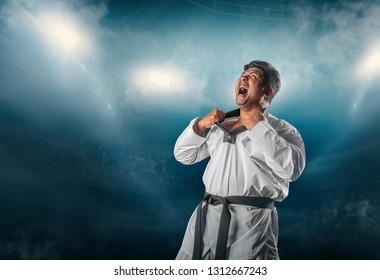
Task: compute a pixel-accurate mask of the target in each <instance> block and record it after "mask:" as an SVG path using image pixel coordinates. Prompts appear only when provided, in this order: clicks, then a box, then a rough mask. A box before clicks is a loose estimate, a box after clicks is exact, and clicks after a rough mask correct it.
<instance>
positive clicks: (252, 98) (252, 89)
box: [235, 67, 265, 109]
mask: <svg viewBox="0 0 380 280" xmlns="http://www.w3.org/2000/svg"><path fill="white" fill-rule="evenodd" d="M264 82H265V73H264V70H262V69H261V68H258V67H252V68H249V69H247V70H245V71H244V72H243V73H242V74H241V75H240V77H239V79H238V80H237V82H236V88H235V98H236V104H237V105H238V106H239V107H240V108H247V109H253V108H258V107H259V106H260V109H263V101H264V91H263V86H264Z"/></svg>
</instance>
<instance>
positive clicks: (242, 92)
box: [239, 85, 248, 94]
mask: <svg viewBox="0 0 380 280" xmlns="http://www.w3.org/2000/svg"><path fill="white" fill-rule="evenodd" d="M247 91H248V87H247V86H245V85H240V87H239V94H245V93H246V92H247Z"/></svg>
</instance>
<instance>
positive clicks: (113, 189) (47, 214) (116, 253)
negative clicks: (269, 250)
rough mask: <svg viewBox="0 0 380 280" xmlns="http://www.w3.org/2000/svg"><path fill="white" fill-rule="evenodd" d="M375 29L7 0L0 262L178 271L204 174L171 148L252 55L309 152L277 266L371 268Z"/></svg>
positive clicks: (344, 15)
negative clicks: (334, 263)
mask: <svg viewBox="0 0 380 280" xmlns="http://www.w3.org/2000/svg"><path fill="white" fill-rule="evenodd" d="M268 3H269V4H268ZM281 3H282V6H281ZM379 18H380V5H379V4H377V3H376V1H373V2H372V1H288V2H281V1H251V0H246V1H244V0H239V1H211V0H202V1H173V0H167V1H85V0H83V1H79V2H78V1H23V0H18V1H16V0H15V1H3V2H2V3H1V4H0V217H1V220H2V223H1V224H0V258H2V259H172V258H174V257H175V255H176V253H177V250H178V249H179V246H180V244H181V241H182V237H183V233H184V230H185V227H186V224H187V221H188V218H189V216H190V215H191V213H192V211H193V210H194V208H195V206H196V205H197V203H198V201H199V200H200V199H201V197H202V194H203V186H202V182H201V177H202V173H203V169H204V167H205V165H206V163H207V162H204V163H200V164H197V165H194V166H182V165H181V164H179V163H177V162H176V161H175V159H174V157H173V154H172V150H173V146H174V143H175V141H176V139H177V137H178V135H179V134H180V133H181V131H182V130H183V129H184V128H185V126H186V125H187V124H188V122H189V121H190V120H191V119H192V118H194V117H195V116H197V115H200V116H202V115H204V114H206V113H208V111H210V110H211V109H212V108H214V107H219V108H221V109H223V110H226V111H227V110H230V109H233V108H235V105H234V98H233V88H234V84H235V81H236V79H237V77H238V75H239V74H240V73H241V71H242V67H243V65H244V64H245V63H247V62H249V61H251V60H253V59H263V60H267V61H269V62H271V63H272V64H274V65H275V66H276V67H277V68H278V69H279V71H280V73H281V77H282V85H283V86H282V89H281V91H280V92H279V94H278V95H277V96H276V98H275V99H274V101H273V104H272V105H271V107H270V112H271V113H272V114H274V115H276V116H277V117H280V118H283V119H286V120H288V121H289V122H290V123H292V124H293V125H295V126H296V127H297V128H298V130H299V131H300V132H301V134H302V136H303V138H304V141H305V145H306V152H307V167H306V169H305V171H304V173H303V175H302V176H301V178H300V179H299V180H298V181H296V182H294V183H292V184H291V187H290V194H289V197H288V198H287V199H286V200H285V201H284V202H283V203H281V204H278V205H277V207H278V209H279V218H280V240H279V248H280V257H281V258H283V259H379V258H380V254H379V249H380V238H379V236H380V226H379V225H378V223H377V221H378V220H380V217H379V216H380V209H379V208H380V206H379V205H380V204H379V202H380V190H379V188H380V176H379V171H378V170H379V167H380V126H379V125H378V124H377V121H378V120H379V119H380V118H379V117H380V113H379V110H378V108H379V105H380V98H379V94H380V91H379V88H380V82H379V81H380V79H379V76H380V52H379V50H380V40H379V38H380V34H379V33H380V20H379Z"/></svg>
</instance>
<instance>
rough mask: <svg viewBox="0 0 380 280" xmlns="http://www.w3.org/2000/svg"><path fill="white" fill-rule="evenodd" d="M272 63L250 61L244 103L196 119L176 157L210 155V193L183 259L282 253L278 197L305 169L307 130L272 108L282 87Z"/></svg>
mask: <svg viewBox="0 0 380 280" xmlns="http://www.w3.org/2000/svg"><path fill="white" fill-rule="evenodd" d="M280 85H281V82H280V75H279V73H278V71H277V70H276V69H275V68H274V67H273V66H272V65H271V64H269V63H267V62H265V61H260V60H255V61H252V62H250V63H249V64H247V65H245V66H244V71H243V73H242V74H241V75H240V77H239V78H238V80H237V82H236V88H235V101H236V104H237V106H238V107H239V109H237V110H234V111H232V112H229V113H227V114H226V113H224V112H223V111H221V110H219V109H214V110H212V111H211V112H210V113H209V114H208V115H206V116H204V117H203V118H201V117H197V118H195V119H193V120H192V121H191V122H190V124H189V126H188V127H187V128H186V129H185V130H184V132H183V133H182V134H181V135H180V137H179V138H178V140H177V142H176V144H175V148H174V155H175V158H176V159H177V160H178V161H179V162H181V163H183V164H193V163H196V162H199V161H201V160H203V159H205V158H207V157H208V156H210V160H209V162H208V165H207V167H206V170H205V172H204V175H203V183H204V185H205V191H206V194H205V197H204V199H203V200H202V201H201V203H200V204H199V205H198V207H197V209H196V210H195V211H194V213H193V215H192V216H191V218H190V221H189V223H188V226H187V229H186V232H185V236H184V239H183V242H182V246H181V248H180V250H179V252H178V255H177V259H279V254H278V249H277V241H278V217H277V210H276V208H275V206H274V201H276V202H280V201H282V200H284V199H285V198H286V197H287V195H288V192H289V182H291V181H294V180H296V179H297V178H298V177H299V176H300V175H301V173H302V171H303V169H304V167H305V148H304V143H303V140H302V138H301V135H300V133H299V132H298V131H297V130H296V129H295V128H294V127H293V126H292V125H291V124H289V123H288V122H286V121H284V120H281V119H278V118H276V117H274V116H273V115H271V114H269V113H268V110H267V107H268V106H269V104H270V103H271V101H272V99H273V98H274V97H275V95H276V94H277V92H278V91H279V89H280Z"/></svg>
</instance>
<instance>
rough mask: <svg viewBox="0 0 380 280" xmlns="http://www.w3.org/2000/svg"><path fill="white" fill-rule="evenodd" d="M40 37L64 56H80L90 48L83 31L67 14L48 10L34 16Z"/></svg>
mask: <svg viewBox="0 0 380 280" xmlns="http://www.w3.org/2000/svg"><path fill="white" fill-rule="evenodd" d="M36 20H37V22H38V29H39V32H40V34H41V35H42V37H43V38H44V39H45V40H46V41H47V42H48V43H49V44H51V45H53V46H55V47H56V48H58V49H59V50H60V51H61V52H63V53H64V55H65V56H67V55H69V56H77V57H78V56H82V55H85V54H87V53H89V51H90V50H91V44H90V42H89V39H88V37H87V36H86V34H85V32H84V31H83V30H81V28H80V27H79V25H78V24H77V23H76V22H75V21H74V20H72V19H71V18H70V17H69V16H68V15H66V16H65V15H63V14H61V13H55V12H49V13H42V14H39V15H37V16H36Z"/></svg>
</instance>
